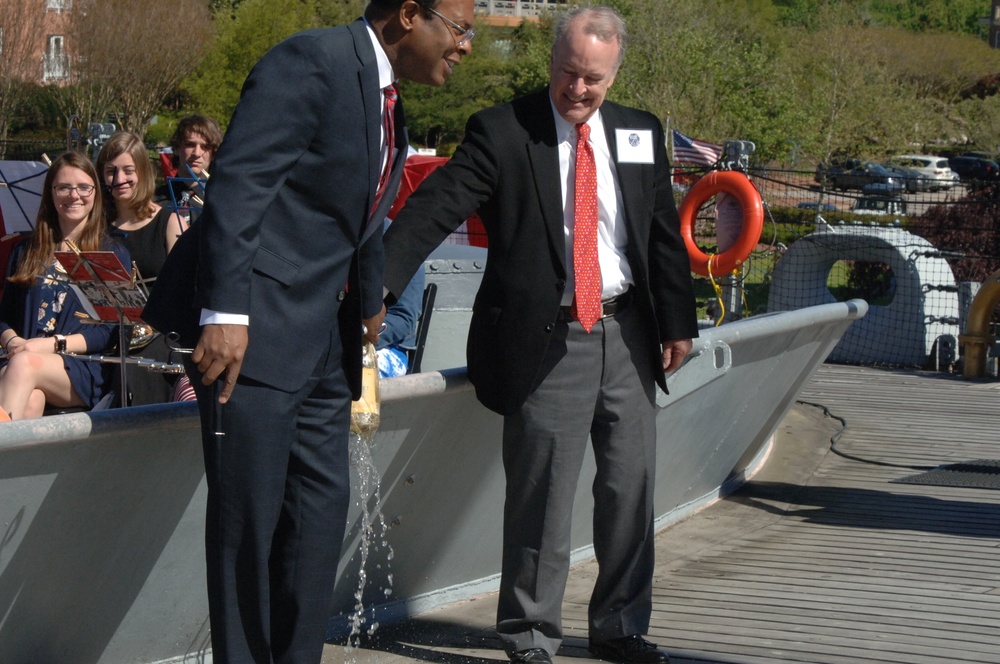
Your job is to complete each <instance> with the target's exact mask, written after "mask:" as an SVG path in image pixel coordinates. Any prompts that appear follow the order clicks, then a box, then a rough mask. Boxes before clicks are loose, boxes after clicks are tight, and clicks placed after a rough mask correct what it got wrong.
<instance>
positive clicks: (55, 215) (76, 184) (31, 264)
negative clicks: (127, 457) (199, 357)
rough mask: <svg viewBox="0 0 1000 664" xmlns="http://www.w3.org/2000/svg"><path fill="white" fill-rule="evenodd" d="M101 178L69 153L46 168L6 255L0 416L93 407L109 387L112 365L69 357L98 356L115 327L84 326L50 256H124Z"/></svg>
mask: <svg viewBox="0 0 1000 664" xmlns="http://www.w3.org/2000/svg"><path fill="white" fill-rule="evenodd" d="M99 185H100V180H99V179H98V177H97V171H96V170H95V169H94V165H93V164H92V163H91V162H90V160H89V159H88V158H87V157H86V155H84V154H81V153H78V152H67V153H65V154H63V155H61V156H59V157H58V158H57V159H56V160H55V161H54V162H53V163H52V166H50V167H49V171H48V173H47V175H46V177H45V184H44V188H43V191H42V201H41V205H40V206H39V209H38V218H37V220H36V223H35V230H34V232H33V233H32V234H31V236H30V237H29V238H27V239H25V240H23V241H22V242H21V243H20V244H19V245H17V246H16V247H15V248H14V250H13V251H12V252H11V257H10V262H9V264H8V266H7V272H6V274H7V279H6V284H5V286H4V289H3V298H2V300H0V347H2V349H3V351H4V353H5V360H3V361H2V366H0V419H15V420H19V419H24V418H28V417H38V416H40V415H42V413H43V411H44V409H45V406H46V405H52V406H55V407H58V408H68V407H74V406H79V407H85V408H91V407H93V406H94V405H96V404H97V402H98V401H100V400H101V398H102V397H104V395H105V394H106V393H107V392H108V391H109V389H110V379H111V376H112V375H113V371H114V370H115V367H114V366H113V365H110V364H103V363H100V362H92V361H88V360H84V359H82V358H79V357H74V356H73V355H72V354H78V355H83V354H90V353H100V352H103V351H105V350H107V349H108V347H109V346H110V345H112V342H113V340H114V339H116V338H117V327H116V326H114V325H95V324H91V323H85V322H83V320H82V319H81V317H80V316H79V315H78V314H79V313H82V312H83V307H82V306H81V304H80V302H79V300H78V299H77V297H76V295H75V294H74V293H73V291H72V290H71V289H70V288H69V285H68V284H67V283H66V281H65V273H64V272H63V271H62V266H61V265H59V263H58V262H57V261H56V260H55V255H54V252H56V251H66V250H69V249H70V246H71V243H72V245H75V246H76V247H77V248H78V249H80V250H81V251H114V252H115V254H116V255H117V256H118V258H119V260H121V261H122V264H123V265H125V266H126V267H127V266H129V265H131V260H130V259H129V255H128V251H126V250H125V248H124V247H122V246H121V245H119V244H118V243H116V242H114V241H113V240H112V239H111V238H110V237H109V236H108V234H107V224H106V222H105V220H104V214H103V206H102V202H101V196H100V194H99V192H98V188H99Z"/></svg>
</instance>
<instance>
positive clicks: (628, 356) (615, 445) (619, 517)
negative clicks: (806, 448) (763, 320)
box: [384, 8, 697, 663]
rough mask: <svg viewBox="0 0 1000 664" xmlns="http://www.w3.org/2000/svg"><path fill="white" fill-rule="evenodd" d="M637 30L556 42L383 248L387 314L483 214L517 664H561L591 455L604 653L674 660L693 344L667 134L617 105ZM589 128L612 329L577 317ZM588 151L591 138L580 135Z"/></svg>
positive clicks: (475, 339)
mask: <svg viewBox="0 0 1000 664" xmlns="http://www.w3.org/2000/svg"><path fill="white" fill-rule="evenodd" d="M624 40H625V30H624V24H622V22H621V19H620V18H619V17H618V16H617V15H616V14H615V13H614V12H613V11H611V10H610V9H607V8H597V9H581V10H574V11H572V12H569V13H568V14H566V15H564V16H563V17H562V19H561V20H560V22H559V24H558V26H557V32H556V40H555V44H554V46H553V51H552V61H551V79H550V84H549V86H548V88H547V89H546V90H542V91H540V92H537V93H534V94H530V95H528V96H526V97H523V98H521V99H518V100H516V101H514V102H513V103H510V104H505V105H502V106H499V107H496V108H492V109H488V110H485V111H482V112H480V113H477V114H475V115H473V116H472V118H470V120H469V122H468V124H467V126H466V136H465V140H464V141H463V143H462V145H461V146H460V147H459V148H458V150H457V152H456V153H455V155H454V157H453V158H452V159H451V160H450V161H449V162H448V163H447V164H445V165H444V166H442V167H441V168H439V169H438V170H437V171H435V172H434V173H433V174H431V175H430V176H429V177H428V178H427V180H426V181H425V182H424V183H423V184H422V185H421V186H420V187H419V188H418V189H417V191H416V192H415V193H414V194H413V195H412V196H410V198H409V199H408V200H407V203H406V206H405V207H404V208H403V210H402V211H401V213H400V214H399V215H398V216H397V217H396V220H395V222H394V223H393V224H392V226H391V227H390V228H389V231H388V233H387V234H386V236H385V238H384V243H385V252H386V273H385V284H386V289H387V292H388V294H387V301H388V302H390V303H391V302H392V300H393V298H394V297H395V296H397V295H398V294H399V293H401V292H402V290H403V288H404V287H405V285H406V282H407V281H408V280H409V277H410V275H412V274H413V272H414V270H415V269H416V268H417V267H418V266H419V264H420V262H421V261H422V260H423V259H424V258H425V257H426V256H427V255H428V254H429V253H430V251H431V250H432V249H433V248H434V247H435V246H436V245H437V244H438V243H439V242H440V241H441V240H442V239H443V238H444V237H445V236H446V235H447V234H448V233H449V232H451V231H452V230H453V229H455V228H456V227H457V226H458V225H459V224H460V223H461V222H462V220H464V219H465V218H466V217H468V216H469V215H470V214H471V213H472V212H474V211H476V210H477V209H478V211H479V214H480V216H481V218H482V220H483V224H484V226H485V228H486V232H487V235H488V241H489V254H488V258H487V261H486V269H485V272H484V274H483V280H482V284H481V286H480V289H479V292H478V294H477V297H476V301H475V304H474V306H473V314H472V323H471V328H470V330H469V341H468V365H469V368H468V370H469V379H470V380H471V381H472V383H473V384H474V385H475V388H476V394H477V396H478V398H479V400H480V401H481V402H482V403H483V404H484V405H485V406H487V407H488V408H490V409H491V410H494V411H496V412H498V413H500V414H502V415H503V416H504V435H503V458H504V468H505V472H506V477H507V495H506V502H505V506H504V546H503V570H502V578H501V582H500V598H499V605H498V610H497V630H498V632H499V633H500V636H501V638H502V639H503V641H504V643H505V647H506V649H507V651H508V654H509V656H510V658H511V661H513V662H543V663H544V662H550V661H551V656H552V654H553V653H555V652H556V650H557V649H558V647H559V644H560V642H561V639H562V627H561V616H560V609H561V602H562V598H563V592H564V589H565V581H566V575H567V572H568V569H569V553H570V552H569V541H570V533H569V524H570V511H571V509H572V504H573V498H574V495H575V492H576V483H577V480H578V477H579V472H580V467H581V464H582V460H583V455H584V451H585V449H586V444H587V439H588V436H589V437H590V438H591V440H592V443H593V447H594V452H595V457H596V460H597V479H596V481H595V485H594V501H595V510H594V548H595V552H596V554H597V560H598V563H599V565H600V573H599V576H598V578H597V583H596V586H595V589H594V593H593V596H592V598H591V602H590V616H589V627H590V645H591V650H592V651H593V652H594V653H595V654H596V655H598V656H600V657H601V658H604V659H608V660H609V661H621V662H665V661H667V655H666V654H665V653H664V652H662V651H661V650H658V649H657V648H656V646H655V645H653V644H651V643H649V642H648V641H646V640H645V639H643V638H642V636H641V635H642V634H645V632H646V631H647V629H648V626H649V619H650V612H651V594H652V573H653V481H654V472H655V458H654V457H655V450H656V432H655V386H656V385H657V384H659V385H660V386H661V387H663V388H664V389H666V385H665V377H664V372H665V371H671V370H674V369H676V368H678V367H679V366H680V364H681V361H682V360H683V358H684V356H685V354H686V353H687V352H688V351H689V350H690V348H691V338H692V337H695V336H697V323H696V317H695V306H694V296H693V288H692V282H691V275H690V269H689V260H688V256H687V253H686V251H685V248H684V244H683V241H682V239H681V236H680V232H679V222H678V217H677V211H676V209H675V206H674V200H673V193H672V189H671V185H670V177H669V165H668V163H667V157H666V148H665V143H664V134H663V128H662V126H661V124H660V123H659V121H658V120H657V119H656V118H655V117H654V116H652V115H651V114H649V113H645V112H642V111H637V110H634V109H630V108H626V107H624V106H620V105H618V104H614V103H611V102H605V101H604V96H605V93H606V92H607V89H608V87H610V85H611V83H612V82H613V81H614V76H615V73H616V72H617V70H618V65H619V64H620V62H621V56H622V54H623V50H622V49H623V48H624ZM583 124H586V125H587V126H588V128H589V136H590V145H591V146H592V149H593V152H594V154H595V161H596V180H597V192H598V200H599V214H598V215H597V216H598V220H599V221H598V237H599V242H598V244H599V250H598V254H599V258H600V261H599V262H600V284H599V285H600V286H601V297H602V299H603V303H602V304H601V306H600V318H599V319H598V320H597V321H596V323H594V324H593V327H591V328H590V329H589V331H588V330H587V327H585V326H584V324H583V323H582V322H581V320H579V318H580V316H578V311H577V310H576V308H574V306H573V304H574V292H575V281H576V279H575V277H576V276H577V275H576V274H575V269H574V258H573V251H572V247H573V238H574V231H575V228H576V226H577V224H576V211H575V205H574V187H575V185H574V172H575V169H574V163H575V156H576V152H577V150H576V144H577V143H576V142H577V137H578V134H580V133H582V132H583V130H582V129H580V127H579V125H583ZM583 135H584V137H586V134H583Z"/></svg>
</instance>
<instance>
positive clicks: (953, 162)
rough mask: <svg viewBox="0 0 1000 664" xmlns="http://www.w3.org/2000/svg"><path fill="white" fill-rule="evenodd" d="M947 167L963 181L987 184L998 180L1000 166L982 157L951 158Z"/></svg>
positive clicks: (999, 177)
mask: <svg viewBox="0 0 1000 664" xmlns="http://www.w3.org/2000/svg"><path fill="white" fill-rule="evenodd" d="M948 165H949V166H950V167H951V170H953V171H955V172H956V173H958V177H959V178H960V179H962V180H963V181H970V180H971V181H976V180H978V181H982V182H988V181H991V180H997V179H1000V166H997V163H996V162H995V161H990V160H989V159H983V158H982V157H965V156H963V157H951V158H950V159H948Z"/></svg>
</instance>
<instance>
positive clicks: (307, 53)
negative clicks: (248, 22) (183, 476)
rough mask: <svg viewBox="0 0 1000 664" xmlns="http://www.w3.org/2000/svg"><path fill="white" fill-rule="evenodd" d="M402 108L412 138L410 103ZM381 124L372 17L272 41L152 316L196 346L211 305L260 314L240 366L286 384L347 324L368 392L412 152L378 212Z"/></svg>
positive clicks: (353, 363) (300, 377) (348, 353)
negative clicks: (388, 253) (391, 210)
mask: <svg viewBox="0 0 1000 664" xmlns="http://www.w3.org/2000/svg"><path fill="white" fill-rule="evenodd" d="M396 113H397V115H396V127H397V139H396V145H397V146H400V147H403V148H405V146H406V144H407V138H406V130H405V120H404V118H403V114H402V104H397V105H396ZM380 134H381V105H380V91H379V85H378V70H377V66H376V63H375V52H374V49H373V48H372V44H371V40H370V39H369V37H368V35H367V34H366V28H365V25H364V23H363V22H362V21H360V20H358V21H355V22H354V23H352V24H350V25H348V26H342V27H336V28H328V29H321V30H309V31H305V32H301V33H298V34H296V35H293V36H292V37H289V38H288V39H286V40H285V41H283V42H281V43H280V44H278V45H277V46H275V47H274V48H273V49H271V51H269V52H268V53H267V54H266V55H265V56H264V57H263V58H262V59H261V60H260V62H258V63H257V65H256V66H255V67H254V69H253V71H252V72H251V73H250V76H249V77H248V78H247V81H246V83H245V85H244V87H243V93H242V97H241V100H240V103H239V105H238V106H237V108H236V111H235V113H234V114H233V117H232V120H231V122H230V124H229V127H228V129H227V131H226V137H225V140H224V141H223V143H222V146H221V147H220V149H219V152H218V155H217V156H216V159H215V161H214V162H213V168H212V177H211V179H210V180H209V182H208V186H207V190H206V192H205V199H206V201H205V209H204V212H203V213H202V216H201V217H200V218H199V219H198V221H197V223H196V224H195V226H194V228H193V229H192V231H189V232H188V233H186V234H185V236H184V237H182V238H181V239H180V240H179V241H178V243H177V245H175V247H174V250H173V251H172V252H171V254H170V256H169V257H168V260H167V263H166V264H165V265H164V268H163V271H162V272H161V273H160V276H159V278H158V279H157V281H156V286H155V287H154V290H153V293H152V295H151V298H150V302H149V304H148V305H147V307H146V312H145V317H146V319H147V320H148V321H149V322H150V323H151V324H153V325H154V326H155V327H157V329H159V330H161V331H171V330H172V331H176V332H179V333H181V335H182V337H185V338H184V339H183V341H184V343H186V344H193V343H194V342H195V341H196V340H197V336H198V334H199V332H198V329H199V328H198V325H197V321H196V316H197V315H198V312H199V311H200V309H201V308H203V307H204V308H207V309H211V310H214V311H220V312H226V313H237V314H249V316H250V327H249V330H248V334H249V345H248V347H247V352H246V355H245V358H244V361H243V368H242V375H244V376H246V377H248V378H250V379H253V380H257V381H260V382H263V383H266V384H269V385H272V386H274V387H277V388H279V389H282V390H286V391H292V390H295V389H298V388H299V387H300V386H301V385H302V384H303V383H304V381H305V380H306V379H307V378H308V377H309V375H310V373H311V372H312V370H313V368H314V367H315V366H316V364H317V362H318V361H319V359H320V356H321V354H322V353H323V352H324V351H325V349H326V347H327V341H328V339H329V337H330V333H331V327H332V326H333V325H335V324H339V326H340V336H341V339H342V345H343V349H344V354H345V356H344V361H343V364H344V368H345V370H346V371H347V373H348V379H349V382H350V384H351V388H352V392H353V393H354V395H355V397H357V396H358V394H359V390H360V370H361V364H360V363H361V321H362V318H368V317H371V316H373V315H375V314H376V313H377V312H378V311H379V308H380V307H381V303H382V282H381V270H382V243H381V232H380V231H381V229H382V219H383V218H384V216H385V211H387V209H388V207H389V205H391V203H392V199H393V194H394V192H395V189H396V188H397V187H398V184H399V179H400V177H401V174H402V166H403V162H404V161H405V159H403V158H400V159H397V160H395V162H394V170H393V178H392V180H391V183H390V187H391V188H390V190H389V192H388V193H387V195H386V196H384V197H383V199H382V205H381V206H380V208H381V209H379V210H376V211H375V213H374V214H370V212H371V208H372V204H373V202H374V200H375V192H376V188H377V185H378V178H379V172H380V166H381V164H380V158H379V156H380V155H379V149H380V141H381V135H380ZM399 152H400V151H399V150H397V153H399ZM403 154H405V152H404V153H403ZM189 235H190V236H191V237H188V236H189ZM194 266H196V267H194Z"/></svg>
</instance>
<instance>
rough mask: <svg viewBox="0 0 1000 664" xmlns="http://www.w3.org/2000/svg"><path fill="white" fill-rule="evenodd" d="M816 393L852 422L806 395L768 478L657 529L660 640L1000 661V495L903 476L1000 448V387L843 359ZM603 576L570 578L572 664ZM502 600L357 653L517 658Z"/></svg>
mask: <svg viewBox="0 0 1000 664" xmlns="http://www.w3.org/2000/svg"><path fill="white" fill-rule="evenodd" d="M801 399H802V401H804V402H809V403H814V404H819V405H821V406H823V407H825V408H826V409H827V411H828V412H829V413H830V414H831V415H833V416H835V417H829V416H827V415H825V414H824V412H823V410H822V409H820V408H817V407H815V406H808V405H802V404H800V405H798V406H796V408H795V409H794V410H793V411H792V413H790V414H789V416H788V418H786V422H784V423H783V424H782V426H781V427H780V429H779V432H778V434H777V436H776V441H777V442H776V449H775V452H774V454H773V456H774V460H773V461H771V462H769V463H768V465H767V466H765V468H764V470H763V471H762V472H761V473H760V474H759V475H758V476H757V477H755V478H754V480H753V481H752V482H751V483H749V484H748V485H747V486H746V487H744V488H743V489H741V490H740V491H739V492H737V493H736V494H734V495H732V496H729V497H728V498H726V499H725V500H722V501H719V502H717V503H716V504H714V505H712V506H711V507H709V508H707V509H705V510H703V511H702V512H700V513H699V514H697V515H695V516H694V517H692V518H689V519H688V520H686V521H684V522H682V523H680V524H677V525H675V526H673V527H671V528H668V529H666V530H665V531H663V532H662V533H659V534H658V535H657V556H658V557H657V561H658V564H657V570H656V577H655V581H654V591H653V603H654V606H653V623H652V626H651V627H650V638H651V639H653V640H655V641H657V642H659V643H660V644H661V645H662V646H663V647H664V648H666V649H667V650H668V651H669V652H670V653H671V657H672V660H673V661H674V662H675V664H686V663H687V662H712V663H718V664H764V663H772V662H815V663H817V664H820V663H822V664H826V663H830V664H841V663H843V662H858V663H872V664H875V663H889V664H895V663H900V664H902V663H906V664H923V663H925V662H926V663H930V662H934V663H935V664H938V663H941V662H955V663H970V664H971V663H975V664H991V663H995V664H1000V629H998V628H997V627H998V626H1000V491H995V490H987V489H970V488H956V487H938V486H925V485H914V484H899V483H893V482H892V480H894V479H899V478H902V477H907V476H909V475H914V474H917V473H918V472H921V471H922V470H924V469H927V468H933V467H936V466H938V465H942V464H948V463H956V462H958V461H967V460H973V459H981V458H1000V438H998V435H997V429H998V428H1000V384H997V383H986V382H969V381H964V380H962V379H960V378H956V377H953V376H943V375H940V374H928V373H921V372H912V371H889V370H879V369H871V368H861V367H845V366H832V365H826V366H823V367H822V368H821V369H820V370H819V372H818V373H817V375H816V376H815V377H814V378H813V379H812V380H811V381H810V382H809V383H808V385H807V386H806V388H805V391H804V393H803V395H802V397H801ZM835 418H842V419H843V420H845V421H846V428H844V429H843V432H842V433H840V435H839V438H838V440H837V443H836V445H837V448H838V449H839V450H841V451H842V452H844V453H847V454H850V455H852V456H854V457H857V459H860V460H857V459H849V458H844V457H842V456H838V455H836V454H833V453H831V452H829V451H828V447H829V444H830V442H829V439H830V438H831V437H833V436H835V435H836V434H837V433H838V431H840V429H841V428H843V425H842V423H841V422H840V421H839V420H838V419H835ZM816 460H819V461H820V463H819V465H818V466H817V465H816ZM871 462H880V463H883V464H892V465H878V464H876V463H871ZM595 573H596V567H595V565H594V564H593V563H592V562H591V563H585V564H582V565H579V566H577V567H575V568H574V570H573V571H572V573H571V578H570V582H569V585H568V587H567V593H566V599H565V603H564V625H565V629H566V640H565V641H564V644H563V648H562V650H560V652H559V655H558V656H557V657H556V661H557V663H560V664H566V663H568V662H572V661H580V660H584V661H585V660H586V659H587V657H588V655H587V652H586V649H585V647H586V614H587V600H588V598H589V594H590V588H591V587H592V584H593V579H594V576H595ZM495 606H496V597H495V595H488V596H485V597H483V598H481V599H477V600H474V601H472V602H465V603H462V604H461V605H460V606H456V607H449V608H446V609H443V610H439V611H436V612H433V613H432V614H429V615H427V616H422V617H418V618H416V619H414V620H411V621H408V623H406V624H405V625H401V626H396V627H392V628H389V629H384V630H382V632H383V633H382V636H381V637H380V638H378V639H376V641H374V642H373V643H372V644H371V650H365V649H362V650H355V651H353V652H352V653H351V656H350V657H349V659H354V661H357V662H362V661H376V660H377V661H379V662H383V663H386V664H388V663H391V662H403V661H414V660H424V661H441V662H475V663H486V662H490V661H502V660H505V657H504V654H503V652H502V651H501V650H499V649H498V648H499V644H498V642H497V641H496V638H495V635H494V634H493V633H492V630H491V628H490V625H491V623H492V613H493V611H494V610H495ZM442 626H444V627H442ZM435 630H436V631H435ZM449 630H451V631H452V632H454V633H451V635H450V636H449ZM341 651H342V649H339V648H337V647H335V646H327V651H326V653H325V658H324V662H333V661H342V658H341Z"/></svg>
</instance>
